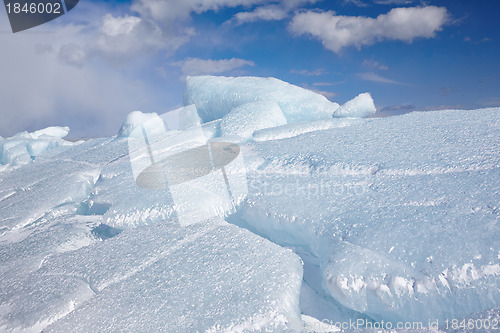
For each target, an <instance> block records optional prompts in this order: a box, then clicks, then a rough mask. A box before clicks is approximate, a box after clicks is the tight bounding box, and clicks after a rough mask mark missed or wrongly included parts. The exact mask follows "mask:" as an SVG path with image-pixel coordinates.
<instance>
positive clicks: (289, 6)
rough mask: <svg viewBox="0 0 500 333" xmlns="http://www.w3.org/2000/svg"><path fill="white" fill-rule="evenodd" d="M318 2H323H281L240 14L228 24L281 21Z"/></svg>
mask: <svg viewBox="0 0 500 333" xmlns="http://www.w3.org/2000/svg"><path fill="white" fill-rule="evenodd" d="M318 1H321V0H281V1H280V2H279V3H277V4H270V5H264V6H260V7H257V8H255V9H254V10H253V11H246V12H239V13H237V14H235V15H234V17H233V18H232V19H231V20H229V21H228V23H231V22H235V23H236V24H243V23H249V22H256V21H280V20H283V19H285V18H287V17H288V16H289V14H290V12H292V11H294V10H296V9H297V8H299V7H300V6H303V5H305V4H309V3H315V2H318ZM267 2H272V1H267ZM274 2H275V1H274Z"/></svg>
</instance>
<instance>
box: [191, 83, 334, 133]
mask: <svg viewBox="0 0 500 333" xmlns="http://www.w3.org/2000/svg"><path fill="white" fill-rule="evenodd" d="M260 101H273V102H275V103H277V104H278V106H279V107H280V108H281V110H282V111H283V114H284V115H285V118H286V120H287V122H289V123H290V122H295V121H310V120H319V119H329V118H331V117H332V114H333V113H334V112H335V110H337V108H338V107H339V105H338V104H337V103H333V102H330V101H329V100H328V99H327V98H326V97H324V96H323V95H320V94H318V93H315V92H313V91H310V90H307V89H304V88H300V87H297V86H294V85H292V84H289V83H287V82H283V81H281V80H278V79H275V78H261V77H217V76H208V75H207V76H191V77H188V78H187V79H186V90H185V92H184V105H191V104H194V105H196V108H197V109H198V112H199V114H200V116H201V118H202V119H203V121H204V122H209V121H212V120H216V119H220V118H222V117H224V116H225V115H226V114H228V113H229V112H230V111H231V110H232V109H234V108H236V107H238V106H241V105H243V104H246V103H252V102H260Z"/></svg>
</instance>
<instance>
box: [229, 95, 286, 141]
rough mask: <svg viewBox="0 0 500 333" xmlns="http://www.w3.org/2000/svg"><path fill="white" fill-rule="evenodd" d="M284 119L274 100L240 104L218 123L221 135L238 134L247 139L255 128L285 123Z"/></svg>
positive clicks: (259, 128)
mask: <svg viewBox="0 0 500 333" xmlns="http://www.w3.org/2000/svg"><path fill="white" fill-rule="evenodd" d="M285 124H286V119H285V116H284V115H283V112H282V111H281V109H280V107H279V106H278V104H276V102H272V101H263V102H253V103H247V104H243V105H240V106H238V107H236V108H234V109H232V110H231V112H229V113H228V114H227V115H225V116H224V117H223V118H222V120H221V124H220V130H221V135H222V136H231V135H239V136H241V137H243V138H246V139H249V138H251V137H252V135H253V133H254V132H255V131H257V130H262V129H265V128H270V127H276V126H280V125H285Z"/></svg>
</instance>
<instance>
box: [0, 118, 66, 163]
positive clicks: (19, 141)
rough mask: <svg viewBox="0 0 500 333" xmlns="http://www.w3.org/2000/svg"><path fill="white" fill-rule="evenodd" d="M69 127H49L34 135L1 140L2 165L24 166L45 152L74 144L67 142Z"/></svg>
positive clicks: (25, 134) (17, 135)
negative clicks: (65, 138)
mask: <svg viewBox="0 0 500 333" xmlns="http://www.w3.org/2000/svg"><path fill="white" fill-rule="evenodd" d="M68 133H69V128H68V127H48V128H45V129H42V130H38V131H35V132H32V133H28V132H22V133H18V134H16V135H14V136H13V137H10V138H5V139H4V138H0V165H2V164H3V165H23V164H29V163H31V162H33V160H34V159H35V158H36V157H37V156H38V155H40V154H42V153H44V152H45V151H47V150H49V149H52V148H56V147H62V146H71V145H73V144H74V143H72V142H69V141H65V140H63V139H62V138H64V137H65V136H66V135H68Z"/></svg>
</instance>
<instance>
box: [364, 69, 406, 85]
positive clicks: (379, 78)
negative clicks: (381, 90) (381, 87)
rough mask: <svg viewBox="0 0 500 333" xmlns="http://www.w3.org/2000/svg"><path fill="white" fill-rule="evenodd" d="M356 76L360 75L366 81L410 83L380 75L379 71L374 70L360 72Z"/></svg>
mask: <svg viewBox="0 0 500 333" xmlns="http://www.w3.org/2000/svg"><path fill="white" fill-rule="evenodd" d="M356 76H357V77H359V78H360V79H361V80H365V81H372V82H379V83H388V84H401V85H408V84H406V83H403V82H398V81H394V80H391V79H388V78H385V77H383V76H380V75H378V74H377V73H373V72H367V73H359V74H356Z"/></svg>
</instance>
